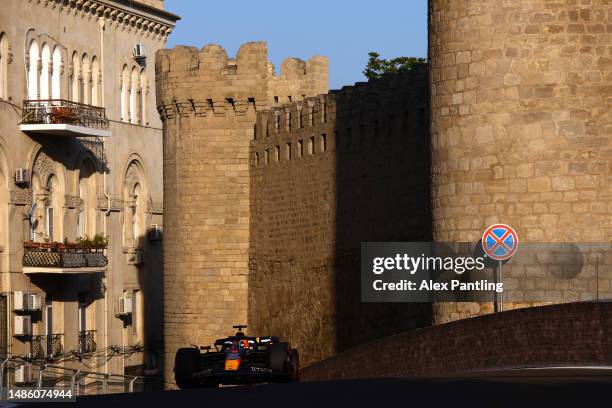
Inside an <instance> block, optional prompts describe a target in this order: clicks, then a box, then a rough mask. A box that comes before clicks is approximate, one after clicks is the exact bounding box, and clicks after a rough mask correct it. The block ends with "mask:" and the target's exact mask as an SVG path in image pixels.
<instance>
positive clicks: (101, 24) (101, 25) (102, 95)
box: [98, 17, 111, 372]
mask: <svg viewBox="0 0 612 408" xmlns="http://www.w3.org/2000/svg"><path fill="white" fill-rule="evenodd" d="M105 25H106V20H105V19H104V17H100V18H99V19H98V27H99V28H100V79H99V80H100V83H101V84H102V86H101V87H100V88H101V92H100V104H101V105H102V106H103V107H106V103H105V99H106V98H105V92H104V69H105V67H106V66H105V65H104V27H105ZM101 139H102V151H103V152H104V153H103V154H104V155H105V156H106V140H105V138H101ZM102 188H103V190H104V196H105V197H106V200H107V203H108V204H107V207H106V213H105V214H104V222H103V229H104V236H105V237H106V236H108V234H107V231H108V227H107V219H108V216H109V215H110V209H111V198H110V194H108V192H107V190H106V169H104V174H103V175H102ZM106 256H107V257H108V248H107V249H106ZM102 284H103V285H104V349H105V350H106V352H105V354H106V356H105V358H104V372H108V358H107V357H108V286H107V285H106V274H105V276H104V278H103V280H102Z"/></svg>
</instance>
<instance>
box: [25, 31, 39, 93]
mask: <svg viewBox="0 0 612 408" xmlns="http://www.w3.org/2000/svg"><path fill="white" fill-rule="evenodd" d="M39 60H40V53H39V48H38V43H37V42H36V40H32V42H31V43H30V61H29V64H28V99H38V61H39Z"/></svg>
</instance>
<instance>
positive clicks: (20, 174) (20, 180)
mask: <svg viewBox="0 0 612 408" xmlns="http://www.w3.org/2000/svg"><path fill="white" fill-rule="evenodd" d="M29 182H30V177H29V175H28V170H27V169H23V168H19V169H17V170H16V171H15V183H17V184H28V183H29Z"/></svg>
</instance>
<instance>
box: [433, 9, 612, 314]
mask: <svg viewBox="0 0 612 408" xmlns="http://www.w3.org/2000/svg"><path fill="white" fill-rule="evenodd" d="M429 7H430V10H429V18H430V32H429V54H430V67H431V71H430V80H431V90H432V94H431V130H432V150H433V192H432V194H433V220H434V237H435V239H436V240H437V241H470V242H475V241H478V239H479V238H480V236H481V235H482V232H483V230H484V228H485V227H486V226H488V225H490V224H493V223H496V222H504V223H507V224H511V225H512V226H513V227H515V228H516V229H517V232H518V234H519V237H520V239H522V241H523V242H525V241H531V242H602V241H610V239H612V222H611V220H612V189H611V188H610V187H611V184H610V183H611V181H612V178H610V167H611V163H610V160H611V159H612V47H611V46H610V44H612V3H611V2H610V1H609V0H582V1H562V0H522V1H508V0H478V1H474V0H472V1H457V0H450V1H449V0H430V2H429ZM482 306H483V305H471V306H470V308H471V310H469V311H467V310H463V311H462V310H457V309H456V307H457V304H445V305H439V306H438V310H437V314H438V316H437V317H438V321H447V320H453V319H456V318H460V317H465V314H466V313H468V312H469V313H471V314H478V313H482V312H486V311H487V310H486V308H485V309H481V310H478V308H479V307H482ZM487 307H490V305H488V306H487ZM474 308H475V309H474Z"/></svg>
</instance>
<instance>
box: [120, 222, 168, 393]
mask: <svg viewBox="0 0 612 408" xmlns="http://www.w3.org/2000/svg"><path fill="white" fill-rule="evenodd" d="M137 242H138V243H137V245H136V248H139V250H140V252H141V253H140V259H141V261H140V262H137V263H136V264H135V267H136V268H137V273H138V283H139V287H140V290H141V291H142V293H141V295H142V296H141V298H140V300H139V301H137V306H136V307H142V311H141V313H138V314H137V316H138V317H137V318H139V319H141V321H140V322H138V321H131V322H130V324H131V325H136V327H137V331H138V340H139V342H140V346H141V349H142V352H143V353H144V355H143V358H142V359H138V360H137V361H135V362H136V364H134V365H132V366H126V368H125V374H127V375H138V376H147V377H161V375H162V373H163V352H164V344H163V338H164V324H163V322H164V316H163V315H164V312H163V311H164V309H163V307H164V300H163V299H164V296H163V267H162V265H163V248H162V242H163V233H162V232H161V231H160V230H152V229H149V230H147V232H146V233H145V235H144V236H140V237H139V238H138V239H137ZM133 257H134V255H131V254H130V255H129V258H133ZM132 262H133V260H132ZM134 315H135V314H134V313H133V314H132V317H133V316H134ZM145 385H146V389H147V390H156V389H159V387H160V381H157V380H154V379H152V380H151V381H149V382H147V384H145Z"/></svg>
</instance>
